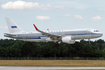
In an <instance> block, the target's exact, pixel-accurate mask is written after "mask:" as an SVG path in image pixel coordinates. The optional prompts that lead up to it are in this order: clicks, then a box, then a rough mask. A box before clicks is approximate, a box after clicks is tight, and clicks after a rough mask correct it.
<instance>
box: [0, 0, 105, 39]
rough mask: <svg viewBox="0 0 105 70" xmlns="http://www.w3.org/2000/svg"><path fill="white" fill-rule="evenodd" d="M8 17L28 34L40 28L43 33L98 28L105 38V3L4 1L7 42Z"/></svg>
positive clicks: (1, 18) (0, 15)
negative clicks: (46, 31) (35, 27)
mask: <svg viewBox="0 0 105 70" xmlns="http://www.w3.org/2000/svg"><path fill="white" fill-rule="evenodd" d="M5 17H11V18H12V19H13V20H14V21H15V22H16V23H17V24H18V25H19V26H20V27H21V28H22V29H23V30H24V31H35V30H34V27H33V24H36V26H37V27H38V28H39V29H41V30H43V31H45V30H47V29H49V30H61V29H84V28H94V29H98V30H99V31H100V32H103V34H105V31H104V30H105V27H104V26H105V0H0V38H3V39H4V38H5V37H4V36H3V33H8V32H9V31H8V29H7V24H6V21H5ZM101 39H105V36H104V35H103V37H101ZM95 40H97V39H95Z"/></svg>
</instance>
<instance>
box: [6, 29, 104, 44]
mask: <svg viewBox="0 0 105 70" xmlns="http://www.w3.org/2000/svg"><path fill="white" fill-rule="evenodd" d="M94 30H95V29H78V30H58V31H46V33H50V34H56V35H60V36H62V37H65V36H70V37H71V38H72V40H79V39H93V38H98V37H101V36H102V35H103V34H102V33H101V32H94ZM4 36H6V37H9V36H8V35H4ZM10 38H15V39H17V40H24V41H32V42H46V41H54V40H51V39H50V37H47V36H45V35H42V34H41V33H39V32H23V33H20V34H19V33H18V34H15V36H10Z"/></svg>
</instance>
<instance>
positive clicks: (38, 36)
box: [4, 17, 103, 45]
mask: <svg viewBox="0 0 105 70" xmlns="http://www.w3.org/2000/svg"><path fill="white" fill-rule="evenodd" d="M6 22H7V25H8V29H9V32H10V33H4V36H5V37H9V38H13V39H17V40H23V41H31V42H48V41H53V42H56V43H54V44H55V45H58V43H59V42H63V43H67V44H74V43H75V41H76V40H83V39H88V40H89V42H90V39H94V38H99V37H101V36H102V35H103V33H102V32H99V31H98V30H97V29H73V30H57V31H42V30H39V29H38V28H37V27H36V25H35V24H33V26H34V28H35V30H36V31H37V32H25V31H23V30H22V29H21V28H20V27H19V26H18V25H17V24H16V23H15V22H14V21H13V20H12V19H11V18H10V17H9V18H7V17H6Z"/></svg>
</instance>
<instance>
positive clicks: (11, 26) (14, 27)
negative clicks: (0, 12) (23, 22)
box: [5, 17, 23, 33]
mask: <svg viewBox="0 0 105 70" xmlns="http://www.w3.org/2000/svg"><path fill="white" fill-rule="evenodd" d="M5 19H6V22H7V26H8V29H9V32H10V33H16V32H23V30H22V29H21V28H20V27H19V26H18V25H17V24H16V23H15V22H14V21H13V20H12V19H11V18H7V17H6V18H5Z"/></svg>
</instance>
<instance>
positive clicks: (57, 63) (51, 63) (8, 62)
mask: <svg viewBox="0 0 105 70" xmlns="http://www.w3.org/2000/svg"><path fill="white" fill-rule="evenodd" d="M0 66H79V67H82V66H85V67H87V66H91V67H93V66H95V67H98V66H99V67H105V60H0Z"/></svg>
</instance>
